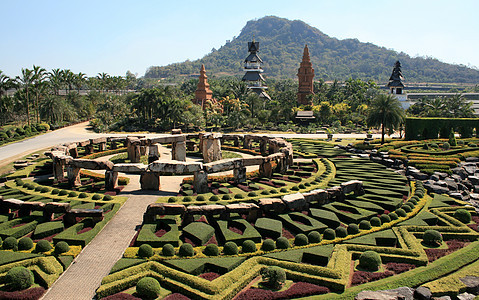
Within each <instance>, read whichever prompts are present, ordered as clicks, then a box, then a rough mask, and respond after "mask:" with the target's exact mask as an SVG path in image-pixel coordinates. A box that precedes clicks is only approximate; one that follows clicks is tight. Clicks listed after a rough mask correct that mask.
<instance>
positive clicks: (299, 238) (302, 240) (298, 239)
mask: <svg viewBox="0 0 479 300" xmlns="http://www.w3.org/2000/svg"><path fill="white" fill-rule="evenodd" d="M307 244H309V240H308V237H307V236H306V235H305V234H303V233H300V234H297V235H296V236H295V237H294V245H295V246H306V245H307ZM278 248H279V247H278Z"/></svg>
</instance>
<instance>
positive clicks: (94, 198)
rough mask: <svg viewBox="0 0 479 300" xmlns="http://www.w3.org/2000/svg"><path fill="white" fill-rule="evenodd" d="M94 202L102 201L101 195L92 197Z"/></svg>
mask: <svg viewBox="0 0 479 300" xmlns="http://www.w3.org/2000/svg"><path fill="white" fill-rule="evenodd" d="M91 198H92V199H93V200H100V199H101V195H99V194H95V195H93V196H92V197H91Z"/></svg>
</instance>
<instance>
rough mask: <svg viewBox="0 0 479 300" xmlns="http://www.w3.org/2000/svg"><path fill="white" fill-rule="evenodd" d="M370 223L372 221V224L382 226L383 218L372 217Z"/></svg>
mask: <svg viewBox="0 0 479 300" xmlns="http://www.w3.org/2000/svg"><path fill="white" fill-rule="evenodd" d="M369 223H371V226H374V227H379V226H381V219H379V218H378V217H372V218H371V220H370V221H369Z"/></svg>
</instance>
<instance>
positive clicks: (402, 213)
mask: <svg viewBox="0 0 479 300" xmlns="http://www.w3.org/2000/svg"><path fill="white" fill-rule="evenodd" d="M396 214H397V215H398V216H399V217H402V218H404V217H405V216H407V213H406V211H405V210H404V209H402V208H399V209H396Z"/></svg>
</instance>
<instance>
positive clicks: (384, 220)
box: [379, 214, 391, 224]
mask: <svg viewBox="0 0 479 300" xmlns="http://www.w3.org/2000/svg"><path fill="white" fill-rule="evenodd" d="M379 219H381V223H382V224H384V223H389V222H391V218H390V217H389V216H388V215H386V214H382V215H381V216H380V217H379Z"/></svg>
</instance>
